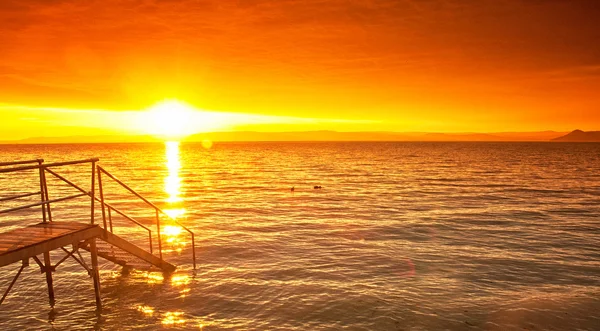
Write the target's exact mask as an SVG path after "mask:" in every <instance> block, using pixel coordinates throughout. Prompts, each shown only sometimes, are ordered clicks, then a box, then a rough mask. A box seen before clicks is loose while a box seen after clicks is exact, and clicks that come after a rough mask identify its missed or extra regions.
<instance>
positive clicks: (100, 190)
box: [98, 170, 112, 232]
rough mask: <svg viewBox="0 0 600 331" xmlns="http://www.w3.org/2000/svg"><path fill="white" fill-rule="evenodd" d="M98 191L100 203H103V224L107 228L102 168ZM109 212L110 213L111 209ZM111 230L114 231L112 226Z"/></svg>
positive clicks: (99, 175)
mask: <svg viewBox="0 0 600 331" xmlns="http://www.w3.org/2000/svg"><path fill="white" fill-rule="evenodd" d="M98 192H99V193H100V204H101V205H102V224H104V230H106V210H105V209H106V206H105V205H104V192H103V191H102V175H101V171H100V170H98ZM108 213H109V215H110V209H109V210H108ZM110 232H112V226H111V229H110Z"/></svg>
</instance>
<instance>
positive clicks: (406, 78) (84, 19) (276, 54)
mask: <svg viewBox="0 0 600 331" xmlns="http://www.w3.org/2000/svg"><path fill="white" fill-rule="evenodd" d="M598 7H599V6H597V5H596V1H587V0H577V1H524V0H501V1H497V0H481V1H458V0H426V1H416V0H403V1H402V0H401V1H397V0H387V1H375V0H354V1H342V0H332V1H325V0H305V1H291V0H282V1H274V0H270V1H267V0H257V1H217V0H206V1H193V0H181V1H158V0H135V1H133V0H126V1H116V0H103V1H100V0H91V1H74V0H65V1H51V2H50V1H42V0H37V1H30V0H3V1H2V2H0V45H1V46H0V47H1V51H0V63H2V66H0V101H5V102H7V101H10V102H13V103H26V104H31V103H33V104H35V105H40V106H44V105H50V106H60V107H74V106H75V107H79V108H106V109H123V110H126V109H139V108H144V107H146V106H148V105H150V104H152V103H153V102H155V101H156V100H160V99H162V98H165V97H179V98H182V99H185V100H188V101H189V102H191V103H193V104H195V105H197V106H200V107H205V108H210V109H221V110H228V111H242V112H256V113H261V114H264V115H282V114H289V115H294V116H299V115H302V114H303V113H306V112H308V113H309V115H311V116H312V115H314V114H315V113H324V114H325V115H327V116H329V117H332V118H342V117H344V116H348V117H349V118H354V119H356V118H358V117H360V116H364V115H361V114H365V113H366V114H367V116H369V119H372V120H381V119H384V118H393V119H395V120H398V119H401V118H403V116H412V114H414V113H419V112H420V113H423V112H422V111H420V109H435V108H440V107H442V106H443V107H446V108H447V109H448V110H444V109H441V110H439V112H440V114H441V115H442V116H441V117H442V118H450V117H451V115H450V113H449V112H450V109H457V108H465V109H471V110H469V111H470V112H473V113H476V112H478V111H479V110H480V108H472V107H475V106H474V105H473V104H472V99H473V98H484V97H486V98H488V99H489V100H491V101H490V102H498V105H499V106H501V105H502V104H501V103H502V102H503V99H505V98H506V95H505V94H504V93H508V92H510V93H516V92H515V91H519V90H528V91H531V90H532V86H534V87H535V90H536V91H538V90H539V91H538V92H536V93H539V96H542V95H543V90H544V84H546V82H545V81H544V79H546V78H547V77H548V74H547V73H552V72H561V73H563V74H561V75H567V76H568V75H572V76H570V77H580V78H582V79H578V80H577V84H588V85H586V86H589V84H592V83H589V81H592V80H593V79H587V78H586V77H591V78H593V77H595V76H594V75H595V72H594V71H593V70H592V71H586V70H579V69H573V68H594V66H597V65H600V42H598V41H599V40H600V30H599V29H597V23H596V18H597V17H598V16H600V12H599V9H598ZM557 22H561V24H557ZM567 73H568V74H567ZM565 77H566V76H565ZM574 80H575V79H574ZM586 80H587V81H588V82H587V83H586V82H584V81H586ZM594 84H596V83H594ZM473 90H476V91H477V92H478V96H475V97H472V96H469V94H472V91H473ZM516 95H518V93H516ZM536 96H538V95H536ZM569 97H571V96H569V95H565V96H564V98H569ZM552 98H556V96H554V95H551V96H548V97H547V99H552ZM539 99H540V100H542V101H540V103H539V104H538V105H536V107H538V108H541V107H546V106H552V105H551V104H550V105H548V104H547V103H546V102H545V101H544V100H545V99H546V98H544V97H540V98H539ZM589 102H590V103H595V104H599V103H600V101H599V100H598V99H597V98H596V99H592V100H590V101H589ZM477 107H479V106H477ZM499 108H500V107H499ZM444 111H445V112H444ZM438 115H439V114H438ZM500 115H502V116H504V115H503V114H499V115H498V116H500ZM311 116H309V117H311ZM432 117H433V115H432ZM438 117H440V116H438ZM428 120H430V119H428Z"/></svg>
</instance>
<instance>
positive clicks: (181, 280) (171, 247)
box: [136, 141, 202, 328]
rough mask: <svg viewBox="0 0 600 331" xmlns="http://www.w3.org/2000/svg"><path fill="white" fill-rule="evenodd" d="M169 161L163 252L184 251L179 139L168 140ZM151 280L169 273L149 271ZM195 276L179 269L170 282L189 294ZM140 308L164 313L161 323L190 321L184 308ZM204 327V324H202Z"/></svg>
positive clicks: (159, 279) (149, 313) (162, 278)
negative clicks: (179, 222)
mask: <svg viewBox="0 0 600 331" xmlns="http://www.w3.org/2000/svg"><path fill="white" fill-rule="evenodd" d="M165 159H166V160H165V161H166V162H165V165H166V168H167V176H166V177H165V192H166V193H167V198H166V199H165V203H166V207H165V208H164V209H163V210H164V212H165V213H166V214H167V215H168V216H169V217H170V220H168V219H165V223H164V226H163V228H162V231H161V233H162V235H163V240H164V243H163V244H164V246H163V252H164V253H176V254H181V253H182V251H183V249H184V248H185V247H186V246H187V244H188V242H187V241H186V239H185V238H184V237H183V233H182V232H183V229H182V228H181V227H180V226H179V225H177V224H176V223H175V222H174V221H177V220H181V219H182V218H183V217H185V213H186V209H185V208H184V207H183V199H182V198H181V177H180V174H179V171H180V169H181V161H180V156H179V142H177V141H168V142H165ZM143 276H144V277H145V278H146V281H147V282H148V283H149V284H162V283H164V281H165V277H166V276H165V275H163V274H162V273H160V272H145V273H144V275H143ZM190 281H191V277H190V276H189V275H188V274H186V273H175V274H173V275H170V277H169V282H170V284H171V286H173V287H175V288H177V289H178V290H179V294H180V296H181V297H182V298H183V297H186V296H187V295H188V293H189V292H190V291H191V289H190V287H189V285H190ZM136 309H137V310H138V311H139V312H141V313H142V314H143V315H145V316H148V317H152V316H153V315H155V314H160V316H161V320H160V323H161V324H162V325H163V326H167V327H168V326H183V325H185V324H186V322H187V321H186V318H185V316H184V312H182V311H166V312H164V313H160V312H155V310H154V308H153V307H150V306H145V305H140V306H138V307H136ZM200 328H202V326H200Z"/></svg>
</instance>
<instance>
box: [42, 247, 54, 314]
mask: <svg viewBox="0 0 600 331" xmlns="http://www.w3.org/2000/svg"><path fill="white" fill-rule="evenodd" d="M44 272H45V273H46V283H48V299H50V306H52V307H54V285H53V283H52V264H51V263H50V252H45V253H44Z"/></svg>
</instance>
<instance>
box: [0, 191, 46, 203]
mask: <svg viewBox="0 0 600 331" xmlns="http://www.w3.org/2000/svg"><path fill="white" fill-rule="evenodd" d="M40 193H42V192H41V191H37V192H31V193H21V194H17V195H13V196H10V197H2V198H0V202H2V201H10V200H16V199H20V198H27V197H30V196H32V195H38V194H40Z"/></svg>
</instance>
